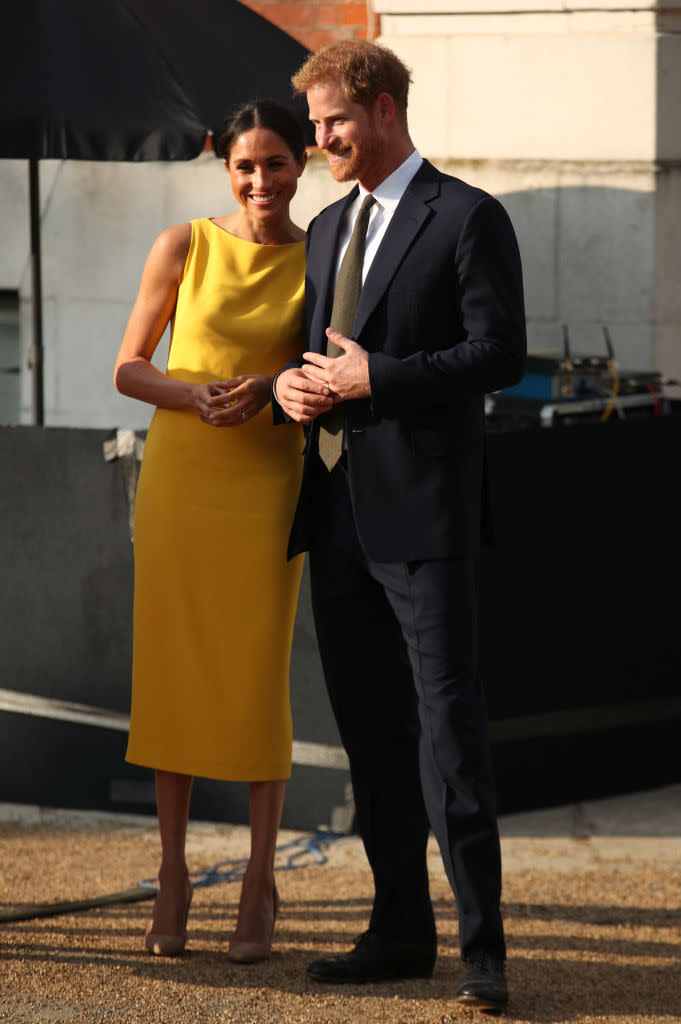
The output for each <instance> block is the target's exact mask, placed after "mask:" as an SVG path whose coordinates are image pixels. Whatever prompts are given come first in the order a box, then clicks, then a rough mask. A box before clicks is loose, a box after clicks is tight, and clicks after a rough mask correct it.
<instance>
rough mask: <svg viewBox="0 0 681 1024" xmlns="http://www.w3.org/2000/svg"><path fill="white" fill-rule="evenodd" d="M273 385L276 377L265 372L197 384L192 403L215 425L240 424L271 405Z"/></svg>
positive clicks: (207, 421)
mask: <svg viewBox="0 0 681 1024" xmlns="http://www.w3.org/2000/svg"><path fill="white" fill-rule="evenodd" d="M271 387H272V378H271V377H268V376H267V374H264V373H249V374H242V375H241V376H239V377H233V378H232V379H231V380H214V381H211V382H210V384H195V385H194V387H193V393H192V404H193V406H194V409H195V411H196V413H197V414H198V416H199V418H200V419H202V420H203V422H204V423H208V424H210V426H212V427H239V426H241V424H242V423H245V422H246V421H247V420H250V419H252V418H253V417H254V416H256V415H257V414H258V413H259V412H260V410H261V409H262V408H264V406H266V405H267V403H268V402H269V400H270V390H271Z"/></svg>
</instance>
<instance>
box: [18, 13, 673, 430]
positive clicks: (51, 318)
mask: <svg viewBox="0 0 681 1024" xmlns="http://www.w3.org/2000/svg"><path fill="white" fill-rule="evenodd" d="M373 6H374V9H375V11H376V12H377V13H378V14H380V15H381V25H382V36H381V39H382V41H383V42H385V43H386V44H388V45H390V46H392V47H393V48H394V49H395V50H396V51H397V52H398V53H400V54H401V55H402V56H403V57H404V59H405V60H406V61H407V63H408V64H409V65H410V66H411V67H412V69H413V72H414V86H413V96H412V99H411V101H410V124H411V127H412V134H413V137H414V141H415V142H416V144H417V145H418V146H419V148H420V150H421V151H422V152H423V154H424V155H425V156H427V157H430V158H431V159H433V160H434V161H435V162H436V163H437V164H438V166H440V167H441V168H442V169H443V170H446V171H449V172H450V173H452V174H455V175H458V176H459V177H462V178H464V179H466V180H469V181H472V182H474V183H475V184H478V185H480V186H481V187H483V188H486V189H488V190H489V191H490V192H492V193H493V194H495V195H498V196H499V197H500V198H501V199H502V201H503V202H504V204H505V205H506V206H507V208H508V210H509V212H510V213H511V216H512V218H513V221H514V223H515V225H516V230H517V233H518V237H519V240H520V246H521V250H522V255H523V265H524V273H525V284H526V292H527V308H528V322H529V335H530V344H531V347H532V348H533V349H534V350H535V351H536V350H546V349H555V348H557V347H558V346H559V345H560V340H561V324H562V323H563V322H566V323H568V325H569V327H570V332H571V336H572V337H573V339H574V343H575V346H576V347H578V348H580V349H581V350H582V351H586V352H601V351H602V345H603V342H602V336H601V324H602V323H604V322H605V323H607V324H608V326H609V328H610V330H611V333H612V336H613V340H614V342H615V346H616V350H617V354H618V357H619V359H620V363H621V364H622V365H624V366H626V367H627V368H630V369H647V368H650V367H657V368H659V369H660V370H662V371H663V372H664V373H666V374H669V375H671V376H675V377H676V378H677V379H678V378H679V377H681V287H679V284H678V281H679V277H680V276H681V6H679V4H678V3H672V2H664V3H658V4H657V5H656V4H654V3H652V2H648V0H645V2H644V0H627V4H626V10H622V9H621V7H622V6H623V5H621V4H620V3H618V2H614V0H597V2H596V0H594V2H593V3H590V2H587V0H570V2H569V4H568V3H567V2H562V0H494V4H493V5H492V4H490V3H488V2H482V0H373ZM490 7H493V8H494V11H495V12H497V13H495V14H488V13H486V12H487V11H489V9H490ZM568 7H569V8H570V11H571V12H572V13H568V11H567V10H566V8H568ZM538 8H541V12H543V13H540V12H539V11H538V10H537V9H538ZM595 8H597V9H595ZM40 174H41V184H42V205H43V225H42V238H43V262H44V283H43V287H44V303H45V311H44V329H45V339H44V341H45V407H46V422H47V423H48V424H53V425H64V426H97V427H113V426H135V427H143V426H145V425H146V424H147V422H148V419H149V415H150V410H149V409H147V408H145V407H144V406H142V405H140V404H139V403H135V402H132V401H130V400H129V399H125V398H121V397H120V396H118V395H116V394H115V392H114V391H113V386H112V384H111V373H112V367H113V362H114V360H115V357H116V352H117V350H118V346H119V344H120V339H121V336H122V333H123V330H124V328H125V323H126V320H127V317H128V314H129V312H130V308H131V306H132V303H133V301H134V297H135V294H136V290H137V285H138V281H139V276H140V273H141V270H142V266H143V263H144V258H145V256H146V253H147V251H148V249H149V246H150V245H151V243H152V241H153V239H154V238H155V237H156V235H157V234H158V233H159V232H160V231H161V230H162V229H163V228H164V227H165V226H166V225H168V224H171V223H176V222H178V221H182V220H187V219H189V218H191V217H200V216H204V215H214V214H219V213H224V212H228V211H230V210H231V209H233V200H232V198H231V195H230V193H229V189H228V185H227V182H226V180H225V176H224V171H223V169H222V166H221V164H220V163H219V161H217V160H215V158H214V157H213V156H211V155H203V156H201V157H199V158H198V160H195V161H192V162H191V163H188V164H147V165H145V164H96V163H79V162H65V163H59V162H56V161H44V162H42V163H41V165H40ZM345 191H346V187H345V186H339V185H337V184H335V183H334V182H333V180H332V179H331V176H330V174H329V172H328V170H327V167H326V162H325V160H324V158H323V157H321V156H320V155H318V154H315V155H314V156H313V158H312V159H311V160H310V162H309V165H308V169H307V170H306V172H305V174H304V177H303V179H302V183H301V188H300V191H299V194H298V196H297V197H296V199H295V201H294V215H295V217H296V218H297V220H298V222H299V223H300V224H301V225H303V226H305V225H306V224H307V222H308V221H309V219H310V218H311V217H312V216H314V214H315V213H317V212H318V210H319V209H320V208H321V207H322V206H324V205H326V204H327V203H328V202H331V201H332V200H333V199H335V198H337V197H338V196H339V195H342V194H344V192H345ZM0 217H1V218H2V224H3V242H2V244H0V288H10V289H20V291H21V296H22V299H23V302H22V327H21V330H22V347H23V357H22V366H23V367H24V370H23V375H22V417H23V421H24V422H29V421H30V416H31V413H30V374H29V373H28V372H27V371H26V369H25V365H26V352H27V349H28V345H29V343H30V338H31V317H30V277H29V273H28V244H29V233H28V195H27V165H26V163H25V162H24V161H0ZM163 359H164V350H163V347H162V349H161V351H160V353H159V362H160V363H162V362H163ZM676 394H677V395H678V391H677V392H676Z"/></svg>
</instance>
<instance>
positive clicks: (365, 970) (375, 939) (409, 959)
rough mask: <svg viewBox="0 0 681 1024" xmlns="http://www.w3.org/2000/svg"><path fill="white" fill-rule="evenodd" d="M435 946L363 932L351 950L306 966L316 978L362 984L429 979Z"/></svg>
mask: <svg viewBox="0 0 681 1024" xmlns="http://www.w3.org/2000/svg"><path fill="white" fill-rule="evenodd" d="M436 955H437V950H436V947H435V946H434V945H433V944H431V943H422V942H392V941H390V940H388V939H385V938H382V937H381V936H378V935H376V934H375V933H374V932H364V934H363V935H360V937H359V939H358V940H357V942H356V944H355V946H354V948H353V949H351V950H350V951H349V952H348V953H340V954H339V955H338V956H330V957H328V958H326V959H324V960H315V961H314V962H313V963H311V964H310V966H309V967H308V969H307V974H308V977H310V978H314V980H315V981H329V982H333V983H335V984H344V983H348V984H354V985H363V984H365V983H366V982H369V981H388V980H389V979H395V978H430V976H431V975H432V973H433V966H434V964H435V957H436Z"/></svg>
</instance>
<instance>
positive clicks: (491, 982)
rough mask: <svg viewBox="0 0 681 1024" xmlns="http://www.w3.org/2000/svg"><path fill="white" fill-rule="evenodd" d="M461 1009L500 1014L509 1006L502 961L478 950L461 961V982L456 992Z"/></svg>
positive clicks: (492, 954) (485, 951)
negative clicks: (471, 1008) (462, 1007)
mask: <svg viewBox="0 0 681 1024" xmlns="http://www.w3.org/2000/svg"><path fill="white" fill-rule="evenodd" d="M456 1001H457V1003H459V1005H461V1006H470V1007H473V1008H474V1009H477V1010H488V1011H493V1012H494V1011H496V1012H497V1013H501V1012H502V1011H503V1010H505V1009H506V1006H507V1005H508V986H507V984H506V977H505V975H504V961H503V960H502V959H501V958H500V957H498V956H496V955H495V954H494V953H490V952H488V951H487V950H480V951H479V952H477V953H473V954H472V955H471V956H467V957H466V958H465V959H464V961H463V972H462V974H461V981H460V982H459V985H458V987H457V990H456Z"/></svg>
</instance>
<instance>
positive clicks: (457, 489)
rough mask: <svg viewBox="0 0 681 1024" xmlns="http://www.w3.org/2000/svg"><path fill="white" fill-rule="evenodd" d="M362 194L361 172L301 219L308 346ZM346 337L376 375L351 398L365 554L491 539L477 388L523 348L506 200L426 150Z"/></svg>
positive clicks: (401, 557) (443, 553) (501, 382)
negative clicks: (304, 224)
mask: <svg viewBox="0 0 681 1024" xmlns="http://www.w3.org/2000/svg"><path fill="white" fill-rule="evenodd" d="M356 196H357V187H356V186H355V188H354V189H353V191H352V192H351V193H350V194H349V195H348V196H347V197H346V198H345V199H341V200H339V201H338V202H336V203H333V204H332V205H331V206H329V207H327V208H326V209H325V210H323V211H322V212H321V213H320V214H319V215H318V216H317V217H316V218H315V219H314V220H313V221H312V222H311V224H310V227H309V228H308V233H307V242H306V252H307V272H306V279H305V309H306V320H307V344H308V347H309V350H310V351H316V352H325V351H326V335H325V330H326V328H327V327H328V325H329V320H330V315H331V304H332V299H333V288H334V279H333V275H334V269H335V261H336V252H337V248H338V238H339V233H340V229H341V225H342V222H343V217H344V214H345V211H346V209H347V208H348V206H349V205H350V203H351V202H352V201H353V200H354V199H355V198H356ZM352 337H353V339H354V340H355V341H357V342H358V343H359V344H360V345H361V346H362V347H363V348H365V349H366V350H367V351H368V352H369V376H370V380H371V397H370V398H368V399H359V400H355V401H350V402H346V403H345V411H346V439H347V465H348V476H349V484H350V493H351V496H352V504H353V511H354V516H355V523H356V527H357V531H358V535H359V539H360V542H361V544H362V546H363V548H364V550H365V552H366V554H367V555H368V556H369V557H370V558H371V559H373V560H375V561H391V562H392V561H416V560H423V559H432V558H452V557H463V556H467V555H470V554H473V553H475V552H476V551H477V550H478V548H479V546H480V543H481V541H489V540H490V539H491V520H490V509H489V500H488V491H487V468H486V460H485V423H484V396H485V394H486V393H487V392H491V391H496V390H498V389H500V388H504V387H508V386H510V385H512V384H515V383H517V381H519V380H520V378H521V377H522V375H523V372H524V367H525V358H526V334H525V313H524V304H523V286H522V272H521V265H520V254H519V252H518V245H517V242H516V237H515V233H514V231H513V227H512V225H511V222H510V220H509V218H508V215H507V214H506V212H505V210H504V208H503V207H502V206H501V204H500V203H499V202H498V201H497V200H496V199H494V198H493V197H492V196H490V195H488V194H487V193H485V192H483V191H481V190H480V189H477V188H473V187H472V186H470V185H467V184H466V183H465V182H463V181H460V180H459V179H457V178H453V177H451V176H449V175H446V174H442V173H441V172H440V171H438V170H437V169H436V168H435V167H433V166H432V164H430V163H428V162H427V161H424V162H423V164H422V165H421V167H420V168H419V170H418V172H417V173H416V175H415V176H414V178H413V179H412V181H411V182H410V184H409V186H408V187H407V190H406V192H405V193H404V195H403V197H402V199H401V200H400V203H399V204H398V207H397V209H396V211H395V213H394V214H393V217H392V219H391V221H390V224H389V225H388V229H387V231H386V234H385V235H384V238H383V240H382V242H381V245H380V247H379V249H378V252H377V253H376V255H375V257H374V260H373V262H372V264H371V268H370V270H369V273H368V274H367V277H366V280H365V282H364V286H363V288H362V292H361V295H360V299H359V305H358V307H357V315H356V317H355V322H354V326H353V331H352ZM288 365H301V363H298V364H288ZM274 419H275V422H281V421H283V420H285V419H286V416H285V414H284V413H283V410H282V409H281V407H280V406H279V405H278V403H276V401H275V402H274ZM317 432H318V431H317V428H316V425H314V424H313V425H312V427H311V428H308V429H307V444H306V448H305V453H304V454H305V466H304V471H303V483H302V488H301V493H300V499H299V502H298V507H297V510H296V514H295V518H294V522H293V527H292V530H291V538H290V543H289V557H292V556H293V555H294V554H297V553H298V552H300V551H304V550H306V549H307V548H308V547H309V543H310V536H311V528H312V524H313V520H314V516H315V500H314V492H315V478H316V476H317V474H318V473H319V472H320V467H321V462H320V460H319V458H318V456H317V454H316V436H317ZM321 471H322V472H326V470H324V469H323V467H321Z"/></svg>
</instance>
